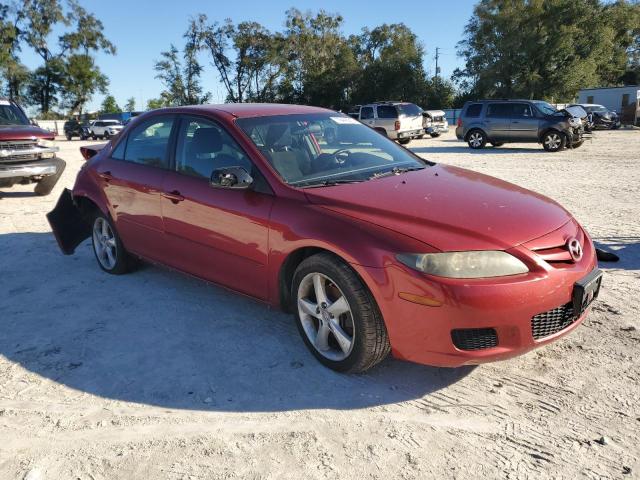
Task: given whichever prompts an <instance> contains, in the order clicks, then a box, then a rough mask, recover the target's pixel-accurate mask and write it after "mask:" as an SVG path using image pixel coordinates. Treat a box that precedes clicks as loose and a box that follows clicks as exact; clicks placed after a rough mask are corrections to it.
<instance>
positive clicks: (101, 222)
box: [93, 217, 118, 270]
mask: <svg viewBox="0 0 640 480" xmlns="http://www.w3.org/2000/svg"><path fill="white" fill-rule="evenodd" d="M93 248H94V249H95V251H96V257H97V259H98V261H99V262H100V265H102V267H103V268H105V269H106V270H112V269H113V268H114V267H115V266H116V262H117V260H118V258H117V250H116V249H117V244H116V236H115V234H114V233H113V229H112V228H111V225H109V222H107V220H105V219H104V218H102V217H98V218H96V220H95V222H94V223H93Z"/></svg>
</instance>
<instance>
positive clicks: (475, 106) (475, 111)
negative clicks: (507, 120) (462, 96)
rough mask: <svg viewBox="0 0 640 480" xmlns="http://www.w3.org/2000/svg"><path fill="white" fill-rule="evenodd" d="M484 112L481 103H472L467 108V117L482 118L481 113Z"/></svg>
mask: <svg viewBox="0 0 640 480" xmlns="http://www.w3.org/2000/svg"><path fill="white" fill-rule="evenodd" d="M481 111H482V104H481V103H472V104H471V105H469V106H468V107H467V113H466V115H465V116H467V117H471V118H475V117H479V116H480V112H481Z"/></svg>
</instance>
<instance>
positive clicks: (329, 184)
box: [300, 180, 364, 188]
mask: <svg viewBox="0 0 640 480" xmlns="http://www.w3.org/2000/svg"><path fill="white" fill-rule="evenodd" d="M360 182H364V180H323V181H321V182H318V183H310V184H308V185H300V187H301V188H318V187H332V186H334V185H343V184H345V183H360Z"/></svg>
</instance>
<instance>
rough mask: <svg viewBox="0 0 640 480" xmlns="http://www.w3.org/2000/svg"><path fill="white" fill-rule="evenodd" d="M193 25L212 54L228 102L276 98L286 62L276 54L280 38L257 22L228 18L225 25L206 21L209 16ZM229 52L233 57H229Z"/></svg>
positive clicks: (199, 19)
mask: <svg viewBox="0 0 640 480" xmlns="http://www.w3.org/2000/svg"><path fill="white" fill-rule="evenodd" d="M192 28H195V29H196V30H197V31H199V32H200V39H201V41H202V47H203V48H205V49H207V50H208V52H209V54H210V55H211V59H212V61H213V65H214V66H215V68H216V69H217V71H218V74H219V76H220V80H221V82H222V84H223V85H224V87H225V89H226V91H227V99H228V100H229V101H231V102H244V101H246V100H256V101H266V100H269V99H273V98H274V88H275V81H276V79H277V78H278V76H279V75H280V72H281V71H282V64H283V62H280V60H281V59H280V58H278V57H277V50H278V47H279V46H281V37H279V36H273V35H271V33H270V32H269V31H268V30H267V29H265V28H264V27H263V26H262V25H260V24H259V23H257V22H241V23H239V24H238V25H234V24H233V23H232V22H231V20H229V19H227V20H226V21H225V22H224V23H223V24H219V23H217V22H216V23H213V24H207V17H206V15H199V16H198V18H197V19H196V20H194V21H192ZM230 52H233V54H234V56H233V58H230V57H229V56H228V53H230Z"/></svg>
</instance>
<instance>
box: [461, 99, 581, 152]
mask: <svg viewBox="0 0 640 480" xmlns="http://www.w3.org/2000/svg"><path fill="white" fill-rule="evenodd" d="M586 115H587V114H586V112H585V111H584V110H583V109H582V108H581V107H568V108H566V109H562V110H557V109H556V108H555V107H553V106H552V105H551V104H549V103H547V102H544V101H540V100H480V101H475V102H467V103H465V105H464V107H463V109H462V113H461V115H460V118H459V119H458V125H457V128H456V137H458V139H459V140H464V141H466V142H467V143H468V144H469V147H471V148H473V149H478V148H483V147H484V146H485V145H486V144H487V143H490V144H491V145H493V146H494V147H499V146H501V145H504V144H505V143H515V142H518V143H521V142H531V143H541V144H542V146H543V147H544V149H545V150H546V151H548V152H557V151H559V150H562V149H563V148H565V147H569V148H578V147H579V146H580V145H582V144H583V142H584V127H583V123H582V120H581V118H584V117H586Z"/></svg>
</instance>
